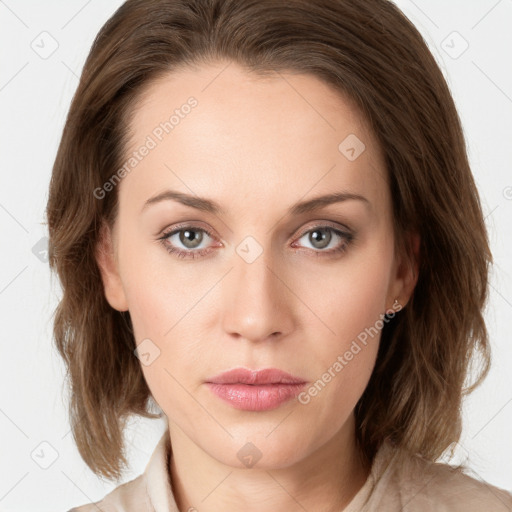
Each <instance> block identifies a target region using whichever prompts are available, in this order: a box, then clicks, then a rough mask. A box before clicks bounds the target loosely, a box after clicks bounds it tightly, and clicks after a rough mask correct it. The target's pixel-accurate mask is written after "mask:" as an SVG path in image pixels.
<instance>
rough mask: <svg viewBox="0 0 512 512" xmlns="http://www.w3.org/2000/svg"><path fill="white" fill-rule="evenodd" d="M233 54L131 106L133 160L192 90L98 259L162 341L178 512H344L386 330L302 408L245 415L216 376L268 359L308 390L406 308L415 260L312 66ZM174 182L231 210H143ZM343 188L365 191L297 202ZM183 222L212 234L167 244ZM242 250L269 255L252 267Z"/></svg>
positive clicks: (377, 161) (125, 302) (370, 158)
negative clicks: (261, 71)
mask: <svg viewBox="0 0 512 512" xmlns="http://www.w3.org/2000/svg"><path fill="white" fill-rule="evenodd" d="M226 64H227V63H226V62H222V63H217V64H215V65H213V64H212V65H209V66H204V67H201V68H194V69H186V70H181V71H180V72H176V73H172V74H169V76H168V77H165V78H164V79H160V80H159V81H158V82H155V83H153V84H151V86H150V87H149V88H148V89H147V90H146V91H145V93H144V95H143V97H142V99H141V101H140V102H139V103H138V105H137V109H136V111H135V114H134V117H133V118H132V121H131V130H132V132H131V138H130V144H129V148H128V149H129V150H128V153H127V154H129V153H131V152H132V151H134V150H136V148H138V147H140V146H141V144H144V141H145V140H147V136H148V135H150V134H152V133H154V129H155V127H156V126H158V125H159V123H161V122H162V121H164V120H165V119H168V117H169V115H170V114H171V113H172V112H173V111H174V110H175V109H176V108H179V107H180V105H183V104H185V103H186V102H187V99H188V98H189V97H191V96H193V97H194V98H195V99H196V100H197V106H195V107H194V108H193V109H191V110H190V112H189V114H187V115H184V116H183V117H182V118H180V121H179V123H178V124H177V125H176V126H175V127H174V129H173V130H172V131H171V132H170V133H168V134H165V135H164V136H163V137H162V140H161V141H158V144H157V146H156V147H155V148H153V149H151V151H150V152H149V154H147V156H145V157H144V158H143V159H142V160H141V161H140V163H138V164H137V167H136V168H134V169H133V171H131V172H130V173H129V174H127V175H126V176H125V177H124V178H123V180H122V181H121V183H120V184H119V185H118V193H119V206H120V208H119V216H118V219H117V221H116V224H115V228H114V230H113V232H110V231H108V230H107V231H105V233H104V236H103V238H102V241H101V244H100V245H99V248H100V249H101V250H99V251H98V263H99V265H100V268H101V270H102V277H103V283H104V287H105V295H106V297H107V300H108V301H109V303H110V304H111V306H112V307H114V308H116V309H118V310H119V311H129V312H130V316H131V319H132V323H133V326H134V333H135V340H136V343H137V344H139V343H141V342H142V341H143V340H146V339H149V340H151V341H150V342H149V343H152V344H153V345H151V346H152V347H156V348H157V349H158V350H159V355H158V357H156V358H155V359H154V360H153V361H152V362H151V364H148V365H145V364H144V365H142V370H143V372H144V376H145V378H146V380H147V382H148V385H149V388H150V390H151V392H152V394H153V396H154V398H155V400H156V401H157V403H158V404H159V405H160V407H161V408H162V410H163V411H164V413H165V414H166V416H167V417H168V420H169V431H170V438H171V444H172V457H171V475H170V476H171V480H172V484H173V491H174V494H175V499H176V502H177V504H178V506H179V509H180V511H188V510H190V509H192V508H193V509H195V510H197V511H199V512H203V511H207V512H220V511H222V512H230V511H235V510H236V511H239V510H245V511H248V512H252V511H258V512H262V511H275V510H287V511H303V510H307V511H309V512H320V511H321V512H329V511H337V512H340V511H341V510H343V509H344V508H345V507H346V506H347V505H348V503H349V502H350V501H351V500H352V499H353V497H354V496H355V494H356V493H357V492H358V491H359V489H360V488H361V487H362V485H363V484H364V482H365V481H366V479H367V477H368V474H369V470H370V468H369V467H367V466H365V465H364V464H363V463H362V462H361V459H360V457H359V456H358V455H359V454H358V452H357V450H356V445H355V422H354V414H353V410H354V407H355V405H356V403H357V401H358V400H359V398H360V397H361V395H362V393H363V391H364V389H365V388H366V385H367V383H368V380H369V378H370V376H371V373H372V370H373V368H374V364H375V359H376V356H377V350H378V344H379V336H374V337H373V338H371V337H370V338H368V343H367V344H365V345H363V344H361V343H359V345H360V346H361V350H360V351H359V352H358V353H357V354H356V355H354V356H353V358H351V360H349V361H347V364H346V365H344V366H343V369H342V370H341V371H338V372H336V373H335V376H334V377H332V378H331V380H330V381H329V382H328V383H327V384H326V385H325V387H323V388H322V389H321V391H319V392H318V393H317V394H316V395H315V396H312V395H308V396H309V398H310V399H309V401H308V402H307V403H301V402H300V401H299V400H297V399H292V400H290V401H288V402H286V403H284V404H282V405H280V406H279V407H277V408H275V409H272V410H266V411H258V412H256V411H244V410H239V409H235V408H233V407H232V406H231V405H230V404H228V403H226V402H225V401H223V400H221V399H219V398H218V397H217V396H216V395H214V394H213V393H212V392H211V391H210V389H209V388H208V386H207V385H206V384H205V381H206V380H207V379H208V378H211V377H212V376H214V375H217V374H219V373H221V372H223V371H226V370H229V369H231V368H235V367H240V366H241V367H245V368H250V369H261V368H270V367H272V368H279V369H282V370H284V371H287V372H289V373H291V374H292V375H295V376H299V377H301V378H303V379H304V380H306V381H307V382H308V388H306V389H309V388H310V386H312V385H313V384H314V383H315V381H317V380H318V379H320V378H321V377H322V375H323V374H324V373H325V372H326V371H327V370H328V369H329V368H331V374H332V372H333V370H332V368H333V365H334V363H335V362H336V361H337V360H338V359H337V358H338V356H340V355H341V356H343V354H345V353H346V352H347V350H349V349H350V347H351V343H352V342H353V340H355V339H356V337H357V336H358V334H360V333H361V332H363V331H364V329H365V328H368V327H371V326H374V325H376V322H377V321H378V320H379V319H381V318H382V316H381V315H382V314H384V313H385V312H386V311H389V310H391V311H392V310H393V309H392V306H393V303H394V300H395V299H397V300H398V302H399V304H400V305H401V306H404V305H405V304H406V303H407V301H408V299H409V297H410V295H411V293H412V290H413V288H414V285H415V277H414V276H415V275H416V274H417V273H415V272H414V270H415V269H417V267H416V262H413V264H412V265H409V264H408V262H407V261H406V260H405V259H404V258H403V257H402V256H401V255H399V254H396V253H395V252H394V248H393V243H394V233H393V225H392V203H391V196H390V191H389V186H388V183H387V177H386V170H385V165H384V160H383V155H382V151H381V148H380V147H379V146H378V144H377V142H376V140H375V138H374V136H373V135H372V133H371V132H370V130H369V129H368V127H367V125H366V123H365V122H364V119H363V118H362V117H361V116H360V114H359V112H358V111H357V109H356V108H355V107H354V105H353V104H352V103H351V102H349V101H348V100H347V98H344V97H342V96H341V95H340V94H339V93H338V92H336V91H334V90H333V89H331V88H330V87H329V86H328V85H326V84H324V83H323V82H322V81H320V80H319V79H317V78H316V77H313V76H310V75H299V74H288V73H282V74H281V75H279V74H276V75H275V76H273V77H270V78H265V79H263V78H261V77H257V76H254V75H251V74H250V73H249V72H248V71H246V70H244V69H243V68H241V67H239V66H238V65H236V64H235V63H229V65H228V66H227V67H226ZM350 134H354V135H355V136H356V137H357V139H359V140H360V141H362V142H363V143H364V145H365V148H364V151H362V152H360V146H359V150H356V151H355V152H353V151H350V147H352V146H354V140H355V139H349V141H351V144H349V145H348V147H347V148H345V149H343V148H344V146H342V150H341V151H340V149H339V145H340V143H342V141H343V140H344V139H346V137H347V136H349V135H350ZM347 149H348V150H349V152H348V153H347V152H346V150H347ZM356 149H357V148H356ZM358 152H360V154H359V155H358ZM347 154H348V155H349V156H350V158H347ZM354 154H355V155H356V158H353V157H354ZM167 189H172V190H174V191H178V192H182V193H184V194H190V195H192V196H194V197H195V196H199V197H202V198H208V199H210V200H213V201H215V202H217V203H219V205H220V206H221V207H222V209H223V210H224V211H223V212H222V213H216V214H214V213H211V212H206V211H202V210H199V209H195V208H193V207H192V206H186V205H183V204H180V203H179V202H178V201H175V200H163V201H160V202H156V203H154V204H150V205H148V206H147V207H146V208H143V206H144V204H145V202H146V201H147V200H148V199H149V198H152V197H154V196H156V195H157V194H160V193H161V192H163V191H165V190H167ZM335 192H345V193H350V194H356V195H360V196H362V197H363V198H364V199H345V200H343V201H339V202H336V203H332V204H328V205H324V206H323V207H317V208H316V209H314V210H311V211H303V212H301V213H295V214H291V213H290V211H289V210H290V208H291V207H292V205H295V204H296V203H298V202H302V201H307V200H310V199H313V198H316V197H319V196H322V195H325V194H332V193H335ZM178 224H179V227H180V229H184V227H185V228H186V227H188V228H189V230H191V233H192V235H196V238H198V237H199V236H200V235H201V234H202V241H201V243H200V244H199V245H198V246H196V247H193V246H192V244H191V243H190V242H189V245H186V243H187V239H186V238H184V237H181V238H180V233H177V234H174V235H172V236H169V237H168V238H167V240H160V238H161V237H162V236H163V235H164V234H165V233H170V232H171V231H172V229H173V228H177V227H178ZM202 229H206V230H209V231H210V232H211V233H212V236H210V235H208V234H207V232H204V231H201V230H202ZM333 229H334V230H339V231H340V232H342V233H348V234H349V235H352V238H350V236H347V235H344V234H342V235H339V234H336V231H332V230H333ZM185 231H186V230H185ZM181 233H183V232H181ZM313 233H316V234H317V235H318V234H320V235H324V236H325V241H324V242H321V241H320V240H321V239H322V238H321V237H320V238H319V237H318V236H316V238H315V237H313V236H312V234H313ZM189 235H190V232H189ZM246 237H252V238H251V239H250V243H249V244H248V245H247V240H246ZM416 243H417V240H416ZM166 245H167V247H169V246H173V247H174V248H175V249H176V250H179V251H182V252H184V253H187V254H188V255H190V254H191V253H192V252H193V253H194V255H195V256H196V257H195V258H191V257H185V258H180V257H178V256H177V255H176V254H175V253H169V252H168V251H167V250H166ZM240 248H243V249H244V251H245V252H244V251H240ZM337 248H342V250H341V251H338V252H334V251H335V249H337ZM258 251H260V252H261V254H259V252H258ZM247 254H249V255H253V256H254V255H256V254H259V256H257V257H256V258H255V259H254V260H253V261H250V262H248V261H247V258H245V257H244V255H247ZM146 343H148V342H147V341H146ZM249 442H250V443H252V445H254V446H255V447H257V450H258V452H259V453H260V454H261V458H260V459H259V460H258V461H257V463H256V464H254V465H253V466H252V467H248V466H247V464H244V462H242V460H240V458H239V457H238V456H237V454H238V453H239V451H240V449H241V448H242V447H244V446H246V445H247V443H249ZM254 453H256V451H255V452H254Z"/></svg>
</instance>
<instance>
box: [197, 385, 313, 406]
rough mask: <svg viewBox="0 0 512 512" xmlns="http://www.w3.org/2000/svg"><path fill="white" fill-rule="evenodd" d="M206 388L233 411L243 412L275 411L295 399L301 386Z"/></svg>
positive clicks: (227, 386) (225, 386)
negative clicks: (241, 410) (226, 403)
mask: <svg viewBox="0 0 512 512" xmlns="http://www.w3.org/2000/svg"><path fill="white" fill-rule="evenodd" d="M207 384H208V387H209V388H210V389H211V391H212V392H213V393H215V394H216V395H217V396H218V397H219V398H222V399H223V400H225V401H226V402H228V403H229V404H230V405H231V406H233V407H234V408H235V409H243V410H244V411H269V410H271V409H276V408H277V407H279V406H280V405H282V404H284V403H285V402H287V401H288V400H291V399H292V398H294V397H296V396H297V395H298V394H299V393H300V391H301V390H302V388H303V387H304V386H305V385H306V383H303V384H264V385H263V384H262V385H249V384H214V383H212V382H208V383H207Z"/></svg>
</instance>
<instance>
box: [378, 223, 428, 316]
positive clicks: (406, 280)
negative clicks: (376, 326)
mask: <svg viewBox="0 0 512 512" xmlns="http://www.w3.org/2000/svg"><path fill="white" fill-rule="evenodd" d="M420 241H421V240H420V235H419V234H418V233H416V232H409V233H406V236H405V240H404V242H405V245H406V250H405V254H401V255H400V256H399V258H398V259H397V262H396V264H395V271H394V276H392V282H391V285H390V295H389V296H388V302H387V304H386V305H387V306H388V307H387V309H388V310H389V309H391V310H392V311H397V306H394V307H393V306H391V305H392V304H393V303H394V300H395V299H397V300H398V305H399V309H402V308H404V307H405V305H406V304H407V302H409V299H410V297H411V295H412V293H413V291H414V287H415V286H416V283H417V282H418V273H419V267H420ZM390 306H391V307H390Z"/></svg>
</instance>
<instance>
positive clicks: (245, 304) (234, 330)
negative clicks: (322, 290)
mask: <svg viewBox="0 0 512 512" xmlns="http://www.w3.org/2000/svg"><path fill="white" fill-rule="evenodd" d="M268 252H269V251H264V252H263V253H262V254H261V255H260V256H259V257H258V258H257V259H256V260H255V261H253V262H252V263H247V262H246V261H244V260H243V259H242V258H240V257H239V256H238V255H237V254H235V255H234V265H235V268H234V269H233V271H231V272H230V273H229V276H227V282H226V283H225V285H224V288H223V296H222V300H223V304H222V308H223V328H224V332H226V333H228V334H229V335H231V336H234V337H238V338H244V339H246V340H249V341H253V342H256V341H265V340H267V339H276V338H278V337H280V336H284V335H286V334H288V333H290V332H291V331H292V329H293V325H294V319H293V313H292V308H293V302H292V301H293V294H292V293H291V292H290V290H289V289H288V287H287V283H286V281H287V279H286V276H285V275H284V273H283V272H282V271H280V270H279V269H280V268H281V267H279V266H277V265H276V264H275V262H273V261H272V258H270V257H268V256H267V254H268Z"/></svg>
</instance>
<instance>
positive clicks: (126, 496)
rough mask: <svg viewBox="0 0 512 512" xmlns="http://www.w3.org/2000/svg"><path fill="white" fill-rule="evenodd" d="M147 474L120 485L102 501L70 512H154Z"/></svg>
mask: <svg viewBox="0 0 512 512" xmlns="http://www.w3.org/2000/svg"><path fill="white" fill-rule="evenodd" d="M146 478H147V477H146V474H142V475H139V476H138V477H137V478H134V479H133V480H130V481H129V482H126V483H124V484H121V485H119V486H118V487H116V488H115V489H114V490H112V491H111V492H110V493H108V494H107V495H106V496H105V497H104V498H103V499H102V500H100V501H96V502H94V503H87V504H85V505H81V506H79V507H75V508H72V509H71V510H68V512H98V510H101V511H102V512H131V511H137V512H153V507H152V505H151V502H150V500H149V497H148V493H147V485H146Z"/></svg>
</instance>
